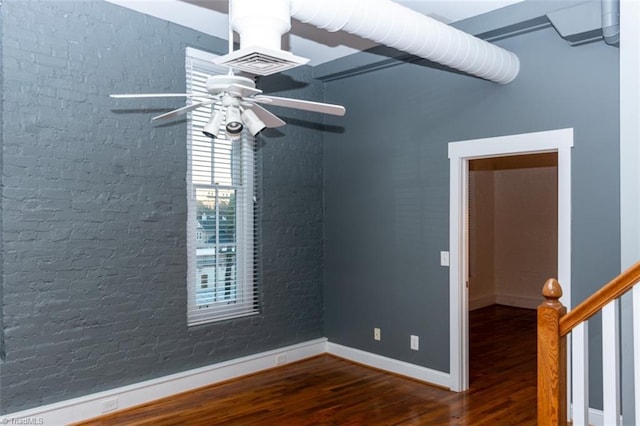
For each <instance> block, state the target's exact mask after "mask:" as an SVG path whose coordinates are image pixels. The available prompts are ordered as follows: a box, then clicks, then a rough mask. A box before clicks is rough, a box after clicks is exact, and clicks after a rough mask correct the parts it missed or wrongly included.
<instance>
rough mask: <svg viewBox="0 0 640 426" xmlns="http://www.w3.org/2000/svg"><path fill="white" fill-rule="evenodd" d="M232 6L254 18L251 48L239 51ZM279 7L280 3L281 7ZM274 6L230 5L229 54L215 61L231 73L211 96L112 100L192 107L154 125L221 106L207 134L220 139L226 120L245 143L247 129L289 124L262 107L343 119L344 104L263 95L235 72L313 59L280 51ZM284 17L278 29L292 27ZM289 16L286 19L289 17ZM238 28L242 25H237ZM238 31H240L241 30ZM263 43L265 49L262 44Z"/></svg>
mask: <svg viewBox="0 0 640 426" xmlns="http://www.w3.org/2000/svg"><path fill="white" fill-rule="evenodd" d="M232 3H233V4H235V5H237V7H236V10H237V12H238V16H239V17H240V19H239V20H238V21H236V22H239V21H240V22H245V23H246V22H247V20H246V15H247V14H249V15H250V19H251V21H249V24H250V25H249V26H250V27H251V28H252V29H254V30H256V31H254V33H253V34H252V36H251V37H249V36H247V37H245V36H243V38H242V39H243V43H245V41H247V40H250V41H249V44H251V46H250V47H249V48H245V47H244V46H241V49H240V50H238V51H235V52H234V51H233V27H232V26H233V21H232V18H231V11H232V7H231V6H232ZM276 4H277V3H276ZM274 9H278V8H277V7H273V5H272V4H269V5H267V4H266V2H263V1H259V2H255V1H251V2H248V1H244V0H243V1H240V0H235V1H233V2H232V1H230V2H229V53H228V54H227V55H225V56H222V57H220V58H218V59H216V60H215V61H214V63H215V64H218V65H223V66H226V67H227V68H228V69H229V73H228V74H227V75H211V76H209V77H208V79H207V83H206V90H207V92H208V94H205V95H203V94H190V93H146V94H145V93H142V94H115V95H110V96H111V97H112V98H128V99H132V98H163V97H186V98H187V101H188V102H189V105H186V106H184V107H181V108H177V109H174V110H172V111H169V112H166V113H164V114H160V115H158V116H156V117H153V118H152V121H155V120H162V119H167V118H172V117H176V116H179V115H183V114H186V113H188V112H189V111H193V110H196V109H198V108H200V107H202V106H206V105H212V104H215V105H217V106H219V108H215V109H214V110H213V112H212V114H211V117H210V118H209V120H208V122H207V124H206V125H205V126H204V127H203V128H202V133H204V134H205V135H206V136H208V137H211V138H215V137H217V136H218V134H219V130H220V127H221V125H222V124H223V122H224V121H225V120H226V123H225V133H226V136H227V137H228V138H230V139H232V140H233V139H239V138H240V136H241V134H242V131H243V130H244V128H245V127H246V128H247V129H248V130H249V132H250V133H251V134H252V135H253V136H255V135H257V134H258V133H260V132H261V131H262V130H264V129H265V128H275V127H280V126H283V125H285V124H286V123H285V122H284V121H283V120H281V119H280V118H278V117H277V116H276V115H274V114H272V113H271V112H269V111H268V110H266V109H265V108H263V107H261V106H260V105H258V104H264V105H275V106H281V107H286V108H295V109H300V110H305V111H313V112H319V113H323V114H331V115H338V116H342V115H344V114H345V108H344V107H343V106H341V105H334V104H327V103H321V102H312V101H306V100H301V99H293V98H281V97H277V96H270V95H265V94H263V92H262V90H260V89H258V88H256V85H255V82H254V80H253V79H251V78H247V77H242V76H236V75H234V73H233V70H234V69H238V70H241V71H245V72H249V73H252V74H256V75H269V74H273V73H276V72H279V71H283V70H285V69H289V68H293V67H295V66H298V65H302V64H304V63H306V62H307V61H308V60H307V59H305V58H300V57H297V56H294V55H293V54H291V53H290V52H286V51H283V50H281V49H279V41H280V35H281V34H282V32H280V33H276V36H275V37H271V34H270V33H271V32H272V31H273V29H272V28H269V26H268V25H267V26H265V25H261V24H263V23H264V22H270V20H269V19H268V17H269V14H270V13H274ZM278 12H279V13H280V18H281V19H283V20H284V26H282V27H281V28H279V29H277V30H278V31H281V30H287V29H288V28H290V25H289V24H288V22H287V20H288V19H289V10H288V8H284V9H282V10H280V11H278ZM285 15H286V17H285ZM237 25H238V24H237V23H236V26H237ZM236 29H237V27H236ZM265 38H266V39H270V38H273V39H274V40H273V43H272V44H271V45H268V43H267V45H265V44H264V39H265ZM261 42H262V43H263V44H262V45H260V43H261Z"/></svg>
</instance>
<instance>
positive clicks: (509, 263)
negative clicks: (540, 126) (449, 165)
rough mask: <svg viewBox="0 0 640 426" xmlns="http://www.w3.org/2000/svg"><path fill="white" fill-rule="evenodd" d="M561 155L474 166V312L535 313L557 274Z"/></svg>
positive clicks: (511, 158) (470, 213) (517, 157)
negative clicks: (544, 288) (512, 309)
mask: <svg viewBox="0 0 640 426" xmlns="http://www.w3.org/2000/svg"><path fill="white" fill-rule="evenodd" d="M557 191H558V154H557V153H556V152H546V153H540V154H528V155H512V156H507V157H491V158H481V159H475V160H470V161H469V188H468V194H469V202H468V208H469V211H468V217H469V222H468V223H469V229H468V235H469V238H468V250H469V260H468V269H469V310H470V311H473V310H476V309H480V308H484V307H487V306H491V305H504V306H511V307H516V308H525V309H536V308H537V307H538V305H540V303H541V302H542V296H541V294H540V289H541V288H542V283H544V281H545V280H546V279H547V278H551V277H556V276H557V274H558V253H557V252H558V193H557Z"/></svg>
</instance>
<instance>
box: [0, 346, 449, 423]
mask: <svg viewBox="0 0 640 426" xmlns="http://www.w3.org/2000/svg"><path fill="white" fill-rule="evenodd" d="M325 353H328V354H331V355H334V356H337V357H340V358H344V359H346V360H349V361H353V362H357V363H359V364H363V365H366V366H369V367H373V368H378V369H380V370H384V371H388V372H390V373H395V374H399V375H402V376H406V377H409V378H411V379H414V380H419V381H422V382H425V383H427V384H431V385H436V386H443V387H447V386H448V385H449V374H448V373H443V372H440V371H436V370H431V369H429V368H426V367H422V366H419V365H415V364H410V363H408V362H404V361H399V360H397V359H393V358H387V357H384V356H380V355H376V354H373V353H370V352H365V351H361V350H359V349H354V348H350V347H347V346H342V345H338V344H335V343H329V342H328V340H327V339H326V338H324V337H323V338H320V339H315V340H310V341H308V342H303V343H298V344H296V345H291V346H286V347H283V348H279V349H274V350H271V351H267V352H262V353H258V354H254V355H249V356H245V357H242V358H237V359H233V360H230V361H224V362H219V363H216V364H213V365H209V366H206V367H201V368H196V369H194V370H189V371H184V372H181V373H176V374H171V375H169V376H164V377H159V378H157V379H153V380H147V381H144V382H140V383H135V384H132V385H129V386H123V387H120V388H116V389H110V390H107V391H104V392H98V393H94V394H91V395H86V396H82V397H79V398H73V399H69V400H66V401H61V402H57V403H54V404H49V405H44V406H41V407H36V408H33V409H29V410H24V411H19V412H15V413H10V414H6V415H4V416H0V424H27V422H29V423H28V424H41V425H62V424H69V423H75V422H80V421H83V420H88V419H91V418H94V417H98V416H101V415H104V414H107V413H109V412H112V411H114V410H123V409H126V408H131V407H135V406H137V405H141V404H145V403H148V402H151V401H154V400H157V399H160V398H165V397H168V396H171V395H176V394H178V393H182V392H187V391H190V390H194V389H198V388H202V387H205V386H210V385H213V384H216V383H220V382H224V381H227V380H231V379H235V378H239V377H242V376H246V375H248V374H253V373H257V372H260V371H265V370H269V369H271V368H275V367H279V366H281V365H285V364H289V363H291V362H296V361H301V360H303V359H306V358H311V357H313V356H316V355H322V354H325Z"/></svg>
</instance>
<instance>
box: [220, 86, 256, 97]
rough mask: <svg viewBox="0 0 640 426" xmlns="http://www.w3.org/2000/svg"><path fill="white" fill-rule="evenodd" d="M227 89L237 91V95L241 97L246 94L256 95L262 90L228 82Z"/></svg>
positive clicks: (232, 91)
mask: <svg viewBox="0 0 640 426" xmlns="http://www.w3.org/2000/svg"><path fill="white" fill-rule="evenodd" d="M227 91H229V92H231V93H237V94H238V95H240V96H242V97H243V98H244V97H246V96H253V95H257V94H259V93H262V90H260V89H255V88H253V87H247V86H242V85H240V84H230V85H229V87H228V88H227Z"/></svg>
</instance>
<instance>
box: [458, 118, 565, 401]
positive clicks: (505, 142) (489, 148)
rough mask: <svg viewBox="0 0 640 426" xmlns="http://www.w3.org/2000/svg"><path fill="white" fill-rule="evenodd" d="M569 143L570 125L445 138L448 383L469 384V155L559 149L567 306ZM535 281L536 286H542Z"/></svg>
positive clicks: (561, 276)
mask: <svg viewBox="0 0 640 426" xmlns="http://www.w3.org/2000/svg"><path fill="white" fill-rule="evenodd" d="M571 147H573V129H560V130H550V131H544V132H535V133H524V134H520V135H512V136H500V137H495V138H486V139H473V140H467V141H460V142H451V143H449V159H450V175H449V183H450V187H449V188H450V198H449V253H450V265H449V306H450V307H449V321H450V322H449V326H450V344H449V348H450V353H449V356H450V370H449V371H450V380H451V384H450V388H451V390H453V391H457V392H460V391H464V390H467V389H468V388H469V320H468V311H469V294H468V288H467V280H468V243H467V242H468V238H469V237H468V235H467V234H468V226H467V225H468V217H467V216H468V214H467V212H468V205H467V204H468V190H469V187H468V182H469V160H474V159H478V158H488V157H501V156H508V155H522V154H537V153H543V152H557V153H558V277H557V278H558V281H560V283H561V284H562V289H563V293H564V294H563V296H562V298H561V299H560V300H561V301H562V303H563V304H564V305H565V306H567V307H570V306H571ZM542 284H543V283H540V290H541V291H542Z"/></svg>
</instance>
